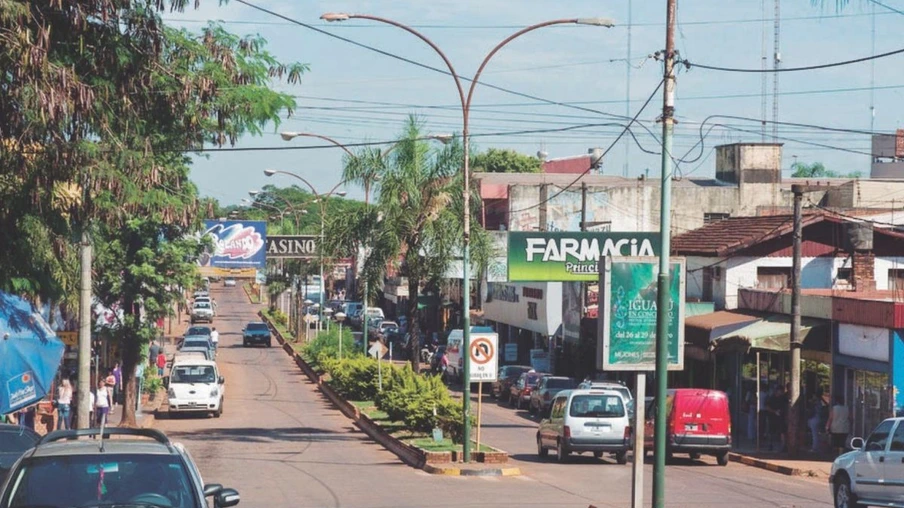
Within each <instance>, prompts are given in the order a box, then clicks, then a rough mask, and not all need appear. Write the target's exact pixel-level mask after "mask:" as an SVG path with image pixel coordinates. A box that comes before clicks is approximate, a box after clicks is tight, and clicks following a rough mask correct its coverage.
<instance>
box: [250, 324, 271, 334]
mask: <svg viewBox="0 0 904 508" xmlns="http://www.w3.org/2000/svg"><path fill="white" fill-rule="evenodd" d="M245 329H246V330H249V331H251V330H253V331H258V332H269V331H270V328H268V327H267V324H266V323H248V326H246V327H245Z"/></svg>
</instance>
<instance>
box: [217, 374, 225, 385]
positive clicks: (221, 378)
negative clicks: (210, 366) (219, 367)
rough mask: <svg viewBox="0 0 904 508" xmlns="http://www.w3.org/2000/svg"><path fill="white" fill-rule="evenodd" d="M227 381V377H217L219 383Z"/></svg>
mask: <svg viewBox="0 0 904 508" xmlns="http://www.w3.org/2000/svg"><path fill="white" fill-rule="evenodd" d="M225 382H226V378H225V377H223V376H220V377H219V378H217V383H219V384H224V383H225Z"/></svg>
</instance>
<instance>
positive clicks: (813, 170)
mask: <svg viewBox="0 0 904 508" xmlns="http://www.w3.org/2000/svg"><path fill="white" fill-rule="evenodd" d="M791 169H793V170H794V172H793V173H792V174H791V177H792V178H860V176H861V175H862V173H861V172H860V171H854V172H852V173H847V174H839V173H837V172H835V171H832V170H831V169H826V167H825V166H824V165H823V164H822V163H821V162H814V163H811V164H807V163H805V162H795V163H794V164H792V165H791Z"/></svg>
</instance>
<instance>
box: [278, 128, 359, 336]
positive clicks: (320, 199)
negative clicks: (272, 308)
mask: <svg viewBox="0 0 904 508" xmlns="http://www.w3.org/2000/svg"><path fill="white" fill-rule="evenodd" d="M284 137H285V136H284ZM317 137H320V136H317ZM289 139H291V138H289ZM264 174H265V175H267V176H273V175H277V174H279V175H286V176H291V177H294V178H297V179H298V180H301V181H302V182H303V183H304V184H305V185H307V186H308V188H310V189H311V193H312V194H314V198H315V199H314V202H316V203H318V204H319V205H320V246H319V248H318V249H317V250H319V251H320V305H319V307H318V309H319V312H318V319H319V321H318V322H319V323H323V293H324V292H325V291H326V283H325V281H324V280H323V237H324V235H323V233H324V232H323V228H324V222H325V220H326V209H325V208H324V206H325V205H326V198H328V197H330V196H333V195H335V196H339V197H344V196H345V194H346V192H345V191H341V190H339V187H340V186H342V185H344V184H345V182H339V183H337V184H336V185H335V186H334V187H333V188H332V189H330V191H329V192H327V193H325V194H321V193H319V192H317V189H315V188H314V186H313V185H311V182H309V181H307V180H306V179H304V178H303V177H301V176H299V175H296V174H295V173H292V172H291V171H278V170H275V169H265V170H264Z"/></svg>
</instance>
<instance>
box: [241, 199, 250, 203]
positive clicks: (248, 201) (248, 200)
mask: <svg viewBox="0 0 904 508" xmlns="http://www.w3.org/2000/svg"><path fill="white" fill-rule="evenodd" d="M242 203H251V200H250V199H248V198H242Z"/></svg>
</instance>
